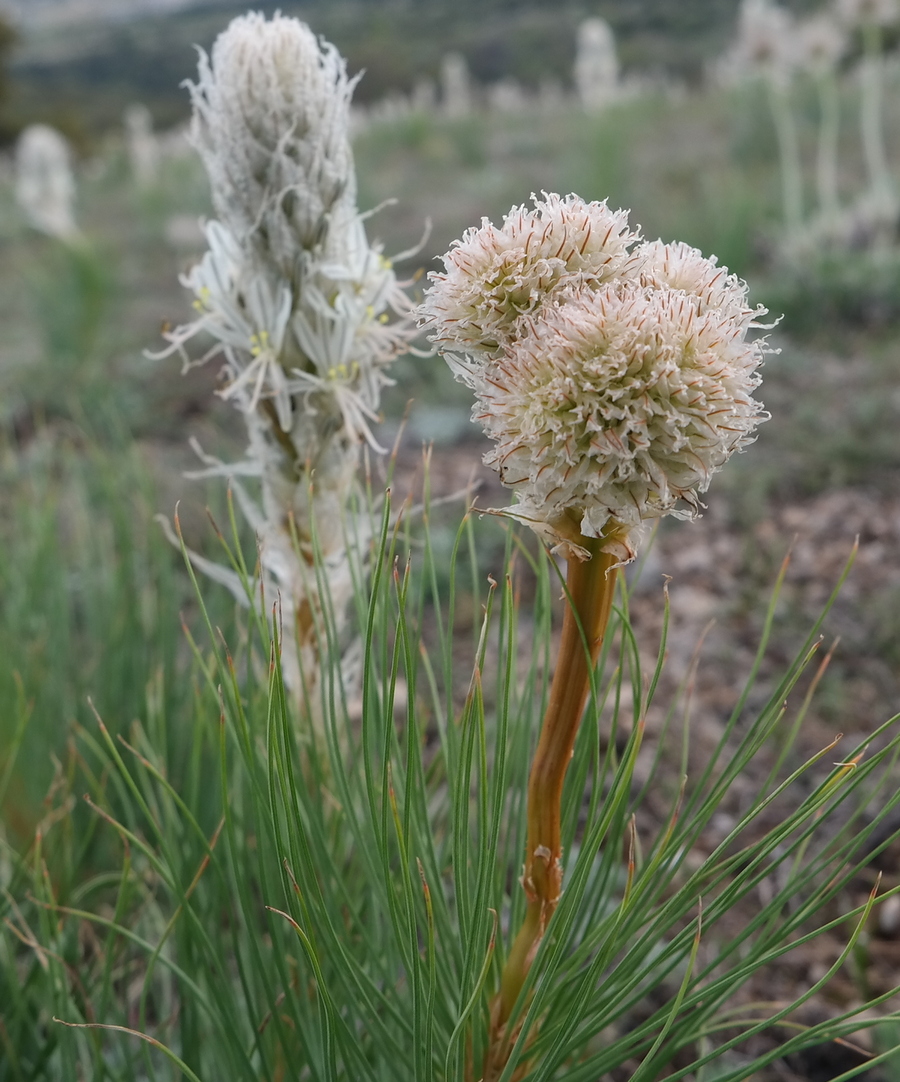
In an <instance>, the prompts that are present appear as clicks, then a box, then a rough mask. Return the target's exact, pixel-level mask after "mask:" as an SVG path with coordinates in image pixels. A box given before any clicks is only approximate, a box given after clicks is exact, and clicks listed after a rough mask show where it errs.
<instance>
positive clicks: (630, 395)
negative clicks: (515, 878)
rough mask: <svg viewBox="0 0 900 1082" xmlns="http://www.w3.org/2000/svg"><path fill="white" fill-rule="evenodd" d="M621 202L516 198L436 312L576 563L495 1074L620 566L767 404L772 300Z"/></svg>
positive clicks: (455, 362) (541, 755) (445, 348)
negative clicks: (638, 230) (764, 367)
mask: <svg viewBox="0 0 900 1082" xmlns="http://www.w3.org/2000/svg"><path fill="white" fill-rule="evenodd" d="M638 240H639V238H638V237H637V235H636V234H635V233H633V232H631V231H630V229H629V227H628V216H627V213H625V212H623V211H612V210H610V209H609V208H608V207H607V205H606V204H605V203H585V202H584V201H583V200H581V199H578V198H577V197H576V196H568V197H567V198H566V199H561V198H560V197H559V196H557V195H547V196H545V197H544V198H543V199H535V200H534V209H533V210H527V209H526V208H524V207H514V208H513V209H512V210H511V211H510V213H509V214H508V215H507V217H506V219H505V220H504V222H503V224H502V226H501V227H500V228H496V227H495V226H493V225H492V224H491V223H490V222H487V221H485V222H483V224H482V226H481V228H480V229H475V230H469V231H468V232H467V233H466V234H465V236H464V237H463V238H462V240H461V241H459V242H457V243H456V244H455V245H454V246H453V247H452V248H451V249H450V251H449V252H448V253H447V254H446V255H445V257H444V264H445V270H444V272H443V273H435V274H432V275H431V279H432V285H431V287H430V291H429V293H428V294H427V295H426V298H425V301H424V303H423V306H422V309H421V319H422V322H423V323H424V324H425V325H426V326H428V327H429V328H430V329H431V331H432V338H433V340H434V341H435V342H436V343H437V344H438V347H439V348H440V349H441V351H442V352H444V353H445V355H446V356H447V359H448V361H449V362H450V364H451V367H452V369H453V371H454V373H455V374H456V376H457V378H459V379H461V380H462V381H463V382H465V383H467V384H468V385H469V386H470V387H471V388H472V390H473V391H474V392H475V397H476V404H475V407H474V409H473V417H474V418H475V419H476V420H478V421H479V422H480V423H481V424H482V426H483V427H484V429H485V432H486V433H487V435H488V436H489V437H490V438H491V440H492V441H493V443H494V446H493V448H492V449H491V450H490V451H489V452H488V453H487V455H486V456H485V461H486V462H487V463H488V464H489V465H491V466H493V467H494V468H495V469H496V470H497V472H498V473H499V475H500V478H501V480H502V481H503V483H504V484H506V485H508V486H509V487H510V488H512V489H513V491H514V492H515V494H516V504H515V506H514V507H512V508H506V509H503V510H502V511H498V512H496V513H500V514H506V515H510V516H512V517H514V518H516V519H519V520H521V521H523V522H525V523H527V524H528V525H529V526H530V527H531V528H532V529H534V530H535V531H536V532H537V533H538V535H539V536H541V537H542V538H543V539H545V540H546V541H547V542H548V543H550V544H551V545H553V546H554V548H555V549H556V551H558V552H560V553H562V554H564V555H565V556H566V557H567V559H568V574H567V592H568V598H569V605H568V606H567V609H566V613H565V617H564V624H563V634H562V641H561V644H560V651H559V657H558V660H557V666H556V671H555V673H554V677H553V682H552V685H551V690H550V700H549V705H548V708H547V713H546V715H545V717H544V721H543V726H542V729H541V734H540V737H539V740H538V746H537V750H536V753H535V757H534V760H533V763H532V770H531V776H530V781H529V788H528V843H527V850H526V853H525V867H524V875H523V878H522V885H523V888H524V890H525V894H526V898H527V910H526V917H525V921H524V924H523V926H522V928H521V930H520V931H519V933H518V935H517V937H516V939H515V941H514V943H513V945H512V948H511V950H510V953H509V957H508V959H507V963H506V966H505V969H504V972H503V977H502V982H501V989H500V992H499V995H498V996H497V999H496V1000H495V1003H494V1010H493V1027H494V1028H493V1032H492V1039H491V1046H490V1050H489V1053H488V1059H487V1062H486V1064H485V1072H484V1077H485V1079H486V1080H487V1079H491V1078H494V1077H496V1076H497V1075H499V1074H500V1073H501V1072H502V1069H503V1066H504V1064H505V1062H506V1058H507V1056H508V1051H509V1048H510V1042H511V1041H512V1039H513V1037H514V1034H511V1033H510V1032H508V1025H507V1023H508V1021H509V1019H510V1017H511V1014H512V1012H513V1009H514V1006H515V1003H516V1000H517V998H518V996H519V993H520V991H521V989H522V986H523V983H524V981H525V978H526V976H527V974H528V970H529V968H530V966H531V964H532V961H533V959H534V957H535V953H536V951H537V948H538V947H539V945H540V942H541V939H542V938H543V936H544V933H545V931H546V929H547V926H548V923H549V921H550V918H551V917H552V915H553V912H554V910H555V908H556V905H557V902H558V900H559V896H560V892H561V889H562V878H563V873H562V856H563V854H562V840H561V834H560V820H561V799H562V789H563V782H564V780H565V775H566V769H567V767H568V763H569V760H570V758H571V755H572V750H573V748H574V745H575V738H576V735H577V732H578V728H579V724H580V720H581V715H582V712H583V710H584V706H585V703H586V701H587V698H588V691H589V687H590V675H591V671H592V669H593V666H594V663H595V661H596V659H597V656H598V653H599V650H600V647H601V645H602V642H603V637H604V634H605V632H606V627H607V623H608V620H609V614H610V612H611V609H612V601H613V596H614V592H615V583H616V572H617V568H618V567H620V566H621V564H622V563H623V562H625V561H627V560H629V559H631V558H632V557H633V555H634V551H635V547H636V545H637V542H638V540H639V537H640V533H641V528H642V526H643V524H644V523H645V522H647V521H648V520H651V519H655V518H659V517H661V516H663V515H676V516H680V517H691V516H693V515H696V514H697V512H698V510H699V508H700V506H701V504H700V495H701V494H702V493H703V492H704V491H705V490H706V488H707V487H708V485H709V482H710V478H711V477H712V475H713V473H714V472H715V471H716V470H718V469H719V468H720V467H721V466H722V465H723V464H724V463H725V461H726V460H727V459H728V458H729V456H730V455H731V454H732V453H734V452H735V451H737V450H740V449H741V448H742V447H744V446H746V445H747V444H748V443H749V442H750V441H751V440H752V438H753V432H754V429H755V428H756V426H757V424H759V422H760V420H762V419H763V417H764V414H763V409H762V406H761V405H760V404H759V403H758V402H757V401H756V400H755V399H754V398H753V390H754V389H755V387H756V386H757V385H758V383H759V376H758V374H757V368H758V367H759V364H760V362H761V360H762V356H763V353H764V350H765V347H764V345H763V343H762V342H760V341H756V342H748V341H747V335H748V332H749V331H750V329H751V328H754V327H758V326H760V324H759V317H760V316H761V315H762V314H764V312H765V309H762V308H757V309H753V308H751V307H750V306H749V305H748V303H747V287H746V285H745V283H744V282H742V281H740V280H739V279H738V278H736V277H735V276H734V275H729V274H728V271H727V270H726V269H725V268H723V267H718V266H717V265H716V262H715V259H707V258H705V257H704V256H703V255H702V254H701V253H700V252H698V251H697V250H696V249H694V248H690V247H689V246H688V245H685V244H663V243H662V242H661V241H656V242H645V243H638Z"/></svg>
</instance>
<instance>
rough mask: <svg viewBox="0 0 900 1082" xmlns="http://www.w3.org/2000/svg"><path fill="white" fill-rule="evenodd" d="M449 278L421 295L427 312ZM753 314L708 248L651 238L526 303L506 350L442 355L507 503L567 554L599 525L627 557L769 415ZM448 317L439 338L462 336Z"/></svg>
mask: <svg viewBox="0 0 900 1082" xmlns="http://www.w3.org/2000/svg"><path fill="white" fill-rule="evenodd" d="M522 258H523V260H524V259H526V257H525V256H523V257H522ZM509 274H510V275H511V276H512V275H514V268H509ZM446 283H447V278H446V277H444V276H437V277H436V278H435V282H434V285H433V286H432V294H433V295H432V297H431V298H430V299H429V300H426V302H425V306H426V308H427V310H428V311H429V312H430V313H431V318H432V319H433V320H436V318H437V317H436V315H435V313H436V312H438V311H439V310H440V301H439V300H436V299H435V296H434V294H440V292H441V291H442V290H444V289H446V288H447V286H446ZM553 285H554V286H555V282H554V283H553ZM551 288H553V286H551ZM451 313H452V309H451ZM764 313H765V309H763V308H756V309H753V308H751V307H750V306H749V304H748V303H747V286H746V284H745V283H744V282H742V281H741V280H740V279H738V278H737V277H736V276H735V275H731V274H729V273H728V270H727V268H724V267H719V266H717V265H716V262H715V260H714V259H706V258H704V257H703V256H702V255H701V254H700V252H698V251H697V250H696V249H694V248H691V247H690V246H688V245H686V244H669V245H667V244H663V243H662V242H661V241H656V242H652V243H646V244H642V245H640V246H638V247H637V248H636V249H634V251H633V253H631V255H630V256H629V257H628V258H627V260H625V261H624V262H623V264H622V267H621V269H620V273H618V274H616V275H613V276H610V277H609V278H608V279H607V280H606V281H601V282H599V283H598V282H597V281H596V280H593V279H591V278H585V279H584V280H579V278H578V276H577V275H573V276H571V277H570V278H569V280H568V283H567V284H566V285H565V287H564V288H563V289H562V290H559V291H557V292H556V293H555V295H554V298H553V303H543V304H541V303H538V302H533V303H532V304H531V306H530V309H529V311H528V312H527V313H526V314H525V315H523V316H522V317H521V318H520V320H519V321H518V323H517V327H516V333H515V334H512V335H509V336H507V338H506V340H505V341H504V343H503V345H502V348H499V349H496V350H494V351H493V352H492V353H490V354H489V355H485V353H484V352H483V351H481V352H480V351H479V350H480V345H479V346H478V347H477V348H475V349H473V348H472V347H471V346H470V347H469V360H468V363H467V364H458V363H457V364H456V365H455V366H454V367H455V372H456V375H457V377H458V378H460V379H462V380H463V381H464V382H466V383H467V384H468V385H469V386H470V387H471V388H472V389H473V390H474V392H475V396H476V405H475V407H474V409H473V418H474V419H476V420H478V421H479V422H480V423H481V424H482V426H483V427H484V429H485V432H486V433H487V435H488V436H489V437H490V439H491V440H493V442H494V447H493V448H492V449H491V451H490V452H489V453H488V454H487V455H486V456H485V462H486V463H487V464H488V465H490V466H492V467H494V468H495V469H496V470H497V471H498V473H499V474H500V478H501V480H502V481H503V483H504V484H506V485H508V486H509V487H510V488H512V489H513V490H514V492H515V493H516V500H517V502H516V505H515V506H514V507H513V508H512V509H509V510H507V511H505V512H503V513H506V514H510V515H512V516H513V517H516V518H519V519H521V520H523V521H525V522H527V523H528V525H530V526H531V527H532V528H534V529H535V530H536V531H537V532H538V533H539V534H541V535H542V536H543V537H545V538H547V539H548V540H550V541H552V542H553V543H555V544H557V545H560V546H561V547H562V548H563V549H564V550H565V551H566V553H567V554H568V555H575V556H580V555H583V549H582V548H581V547H580V546H579V537H581V538H583V537H604V538H607V539H609V542H610V549H611V551H616V552H618V553H619V554H620V555H621V556H622V557H623V558H625V559H628V558H630V557H631V556H632V555H633V547H632V545H631V543H630V541H629V535H633V534H636V533H637V532H639V530H640V527H641V525H642V523H644V522H646V521H648V520H651V519H655V518H659V517H661V516H663V515H675V516H678V517H691V516H693V515H695V514H696V513H697V511H698V510H699V508H700V506H701V504H700V494H701V493H703V492H705V491H706V489H707V487H708V485H709V482H710V479H711V477H712V475H713V473H715V471H716V470H718V469H719V468H720V467H721V466H722V465H723V464H724V463H725V461H726V460H727V459H728V458H729V457H730V456H731V455H732V454H733V453H734V452H735V451H738V450H741V449H742V448H743V447H745V446H746V445H747V444H748V443H750V442H752V439H753V433H754V430H755V429H756V426H757V425H758V424H759V423H760V421H761V420H764V419H765V413H764V411H763V407H762V405H761V404H760V403H759V402H758V401H756V400H755V399H754V398H753V391H754V389H755V388H756V387H757V385H758V384H759V382H760V380H759V374H758V371H757V369H758V367H759V365H760V363H761V361H762V357H763V354H764V353H765V352H766V346H765V342H764V341H763V340H757V341H748V340H747V334H748V331H749V330H750V329H751V328H754V327H759V326H760V324H759V322H758V317H760V316H761V315H763V314H764ZM454 318H455V314H451V315H450V316H449V317H448V322H449V326H446V325H444V324H438V325H437V334H436V338H437V340H438V341H440V342H446V341H450V342H452V343H453V346H455V347H457V348H459V345H458V336H456V330H455V323H454ZM449 359H451V360H452V355H451V357H450V358H449Z"/></svg>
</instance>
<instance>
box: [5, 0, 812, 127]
mask: <svg viewBox="0 0 900 1082" xmlns="http://www.w3.org/2000/svg"><path fill="white" fill-rule="evenodd" d="M29 2H31V0H29ZM51 2H53V0H43V3H44V4H45V5H46V4H48V3H51ZM67 2H69V3H71V2H72V0H67ZM79 2H81V3H86V4H91V3H93V4H97V3H104V4H106V7H107V8H108V9H110V10H111V7H110V4H111V0H79ZM141 2H142V3H145V2H148V3H154V2H155V3H156V4H157V6H158V7H159V8H160V9H170V10H160V11H158V12H156V13H154V14H148V15H143V16H139V17H136V18H131V19H128V20H124V19H122V18H118V19H115V20H112V19H109V18H107V19H106V20H104V21H91V20H87V19H86V20H84V21H83V22H81V23H76V24H68V23H67V24H66V25H65V26H63V27H53V26H52V25H49V26H46V27H45V28H43V29H35V30H33V31H28V29H27V27H26V30H25V33H24V35H23V40H22V42H21V44H20V47H19V50H18V53H17V54H16V56H15V57H14V61H13V66H12V75H13V78H14V83H15V94H14V98H13V103H12V109H13V114H14V116H15V117H16V118H17V119H18V120H19V121H20V122H24V121H28V120H33V119H45V120H50V121H52V122H55V123H57V124H60V125H61V126H62V127H64V128H66V129H68V130H69V131H70V134H72V135H73V136H75V137H76V138H80V139H82V140H88V139H90V138H92V137H93V136H95V135H96V134H98V133H100V132H102V131H103V130H104V129H107V128H109V127H112V126H117V125H118V124H119V123H120V119H121V113H122V109H123V108H124V106H125V105H126V104H128V103H129V102H132V101H144V102H146V103H147V104H148V105H149V106H150V108H151V110H152V111H153V113H154V115H155V117H156V121H157V124H159V125H161V126H168V125H172V124H174V123H176V122H177V121H179V120H180V119H182V118H183V117H184V116H185V115H186V112H187V99H186V95H185V93H184V91H183V90H180V89H179V84H180V83H181V82H182V81H183V80H184V79H185V78H188V77H190V76H191V75H192V74H193V72H194V71H195V70H196V52H195V50H194V48H193V46H194V45H200V46H202V47H204V48H208V47H209V46H210V45H211V43H212V41H213V39H214V38H215V36H216V34H217V33H218V32H219V31H220V30H221V29H222V28H223V27H224V26H225V24H226V23H227V22H228V20H229V18H231V17H232V16H233V15H235V14H237V13H239V12H241V11H244V10H246V9H247V8H248V6H249V7H253V8H254V9H256V10H263V11H266V12H269V13H271V12H272V11H274V10H275V9H276V8H280V9H281V10H282V11H283V12H285V13H286V14H292V15H297V16H299V17H300V18H303V19H305V20H306V21H307V22H308V23H309V24H310V25H311V26H312V27H313V28H314V29H315V30H316V31H317V32H319V33H321V34H324V35H325V36H326V37H327V38H329V39H330V40H331V41H333V42H335V44H336V45H337V46H338V47H339V48H340V49H341V51H342V52H343V53H344V55H345V56H347V58H348V61H349V64H350V67H351V69H352V70H359V69H362V68H364V69H365V72H366V74H365V77H364V79H363V81H362V82H361V84H360V86H359V90H358V92H357V95H358V98H359V99H360V100H363V101H366V100H375V99H378V98H380V97H382V96H383V95H384V94H386V93H387V92H388V91H391V90H402V91H408V90H409V89H411V88H412V86H413V85H414V83H415V82H416V80H417V79H421V78H423V77H431V78H434V77H435V76H436V75H437V73H438V71H439V67H440V60H441V57H442V56H443V55H444V54H445V53H446V52H447V51H449V50H458V51H460V52H462V53H463V54H464V55H465V57H466V59H467V60H468V62H469V66H470V69H471V71H472V73H473V75H474V76H475V78H476V79H478V80H479V81H480V82H483V83H489V82H494V81H496V80H498V79H501V78H504V77H514V78H516V79H519V80H520V81H522V82H523V83H525V84H527V85H536V84H537V83H538V82H539V81H540V80H541V79H542V78H547V77H551V78H556V79H559V80H561V81H563V82H564V83H565V82H567V81H568V79H569V76H570V72H571V68H572V60H573V57H574V48H575V31H576V28H577V26H578V24H579V22H580V21H581V20H582V19H584V18H585V17H587V16H589V15H601V16H603V17H604V18H606V19H608V20H609V22H610V24H611V25H612V27H613V29H614V30H615V32H616V36H617V40H618V44H619V51H620V57H621V61H622V64H623V66H624V68H625V69H626V70H629V69H630V70H632V71H634V70H638V71H642V72H647V73H651V74H653V73H659V74H666V75H669V76H673V77H676V78H678V79H681V80H685V81H688V82H695V81H697V80H699V79H700V77H701V74H702V71H703V65H704V62H705V60H706V59H707V58H708V57H711V56H715V55H716V54H717V53H718V52H719V51H720V50H721V49H722V48H723V46H724V45H725V43H726V42H727V40H728V38H729V36H730V35H731V33H732V31H733V25H734V20H735V16H736V12H737V7H738V0H556V2H555V3H553V4H552V5H551V4H550V3H548V2H547V0H280V2H278V3H274V2H268V0H263V2H261V3H260V2H256V3H253V2H245V0H204V2H202V3H199V4H198V0H194V3H193V5H192V6H191V7H189V8H187V9H180V8H179V4H180V2H181V0H141ZM792 6H793V7H794V8H795V9H798V10H802V9H809V8H812V7H815V6H817V3H816V0H794V3H793V4H792Z"/></svg>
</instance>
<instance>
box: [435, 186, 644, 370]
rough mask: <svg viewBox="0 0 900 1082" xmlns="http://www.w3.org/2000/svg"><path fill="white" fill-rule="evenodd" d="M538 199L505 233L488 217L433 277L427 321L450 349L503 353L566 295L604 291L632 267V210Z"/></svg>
mask: <svg viewBox="0 0 900 1082" xmlns="http://www.w3.org/2000/svg"><path fill="white" fill-rule="evenodd" d="M532 201H533V202H534V208H533V209H527V208H526V207H524V206H518V207H513V208H512V209H511V210H510V212H509V213H508V214H507V215H506V217H505V218H504V219H503V223H502V225H501V226H500V227H499V228H498V227H496V226H495V225H493V224H492V223H491V222H490V221H488V219H487V218H483V219H482V223H481V226H480V228H477V229H468V230H466V232H465V233H464V234H463V238H462V240H460V241H456V242H454V244H453V246H452V247H451V248H450V251H449V252H447V254H446V255H445V256H444V257H443V259H444V267H445V271H444V273H434V272H433V273H431V274H430V275H429V278H430V279H431V281H432V283H433V285H432V287H431V289H430V291H429V292H428V294H427V295H426V297H425V301H424V303H423V305H422V309H421V313H422V315H421V322H422V324H423V325H424V326H426V327H429V328H432V329H433V331H434V333H433V335H432V340H433V341H435V342H437V343H438V345H439V347H440V348H441V349H442V350H443V349H451V350H458V351H460V352H462V353H465V354H469V355H470V356H473V357H478V358H480V359H487V358H489V357H492V356H497V355H498V354H499V353H501V352H502V351H503V350H504V349H505V348H506V347H507V346H509V345H511V344H512V343H513V342H514V341H515V340H516V339H517V338H518V336H519V335H520V333H521V332H522V329H523V327H525V326H526V323H527V320H528V319H531V318H533V317H535V316H536V315H537V314H538V312H539V311H540V309H541V308H543V307H544V306H545V305H547V303H548V302H550V301H552V300H553V298H554V297H556V296H558V295H559V294H560V293H561V292H562V291H563V290H565V289H567V288H571V287H572V286H573V285H576V284H580V285H583V286H585V287H586V288H599V287H600V286H601V285H602V284H603V283H605V282H608V281H611V280H613V279H615V278H617V277H620V276H622V275H623V274H626V273H627V272H628V271H629V269H630V268H631V267H632V264H633V257H632V255H631V246H632V244H633V243H634V241H635V240H637V238H638V234H637V233H634V232H632V231H631V229H630V228H629V225H628V212H627V211H624V210H615V211H614V210H610V208H609V207H608V206H607V204H606V202H602V203H598V202H592V203H587V202H585V201H584V200H583V199H581V198H579V197H578V196H576V195H568V196H566V197H565V198H562V197H561V196H559V195H554V194H549V195H548V194H546V193H545V194H544V197H543V198H542V199H538V198H537V197H536V196H532Z"/></svg>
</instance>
